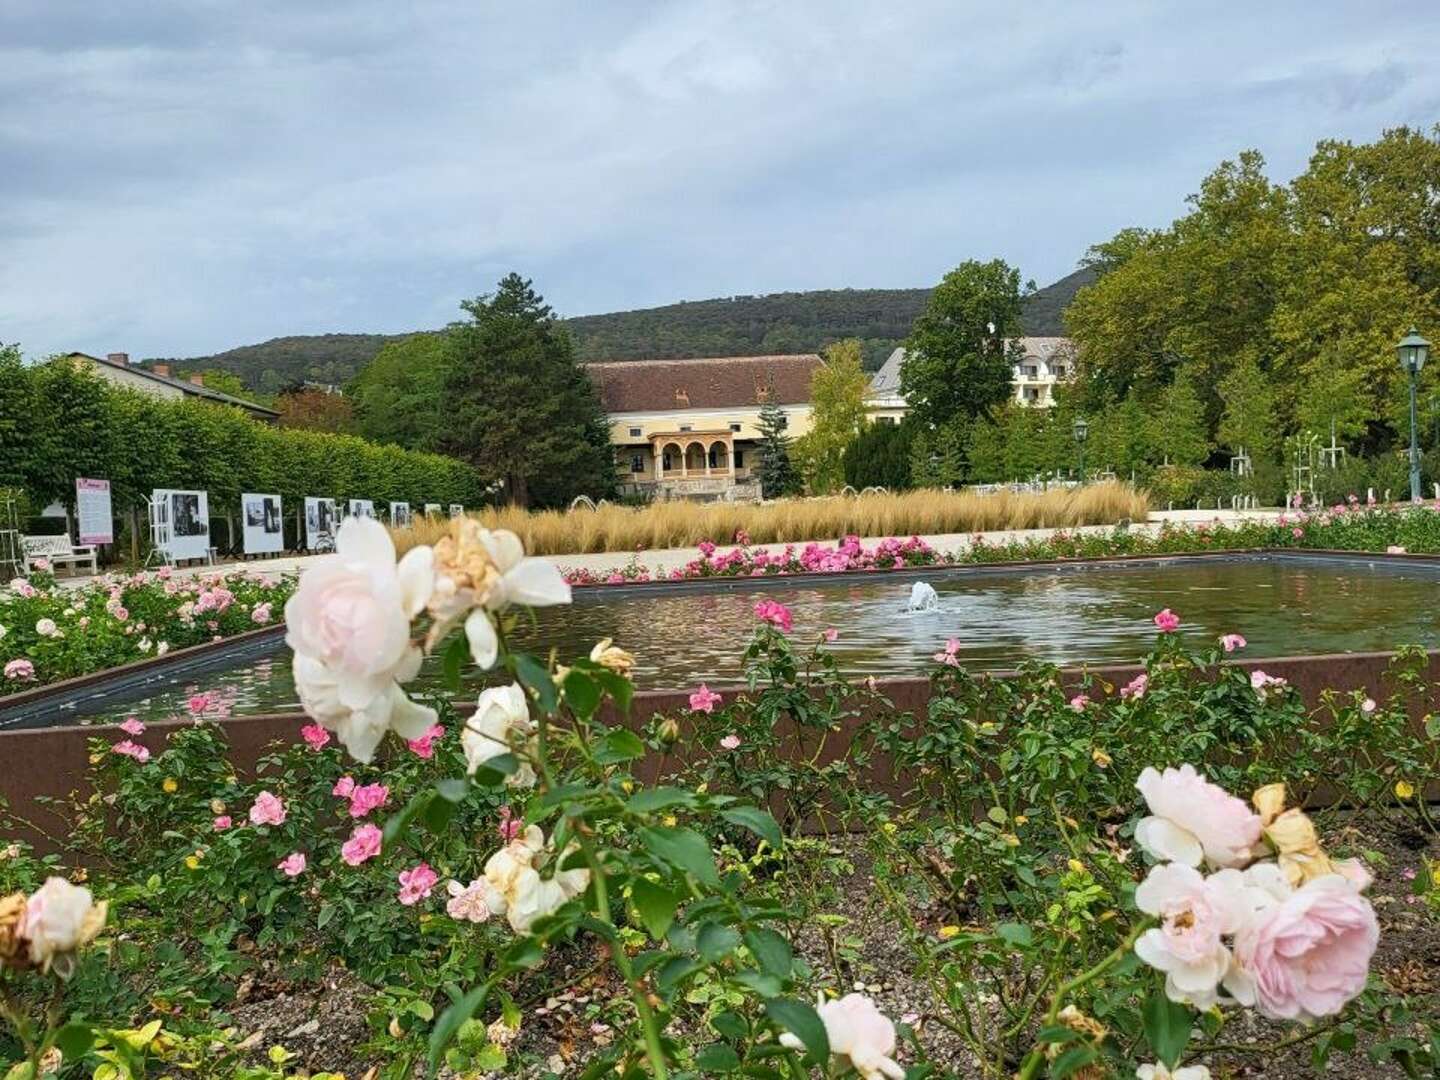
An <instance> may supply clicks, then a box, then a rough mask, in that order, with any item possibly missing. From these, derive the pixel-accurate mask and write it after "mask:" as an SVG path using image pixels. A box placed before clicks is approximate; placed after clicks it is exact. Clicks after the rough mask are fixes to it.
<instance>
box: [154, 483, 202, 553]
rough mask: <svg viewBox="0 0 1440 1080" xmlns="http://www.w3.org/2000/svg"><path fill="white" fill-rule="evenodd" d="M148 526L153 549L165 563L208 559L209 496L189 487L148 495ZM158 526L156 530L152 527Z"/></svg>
mask: <svg viewBox="0 0 1440 1080" xmlns="http://www.w3.org/2000/svg"><path fill="white" fill-rule="evenodd" d="M151 504H152V511H151V524H152V532H155V533H156V536H155V540H156V547H161V548H162V549H163V550H164V552H165V556H166V559H167V561H169V562H179V561H180V560H181V559H208V558H209V557H210V496H209V495H208V494H207V493H206V492H203V491H193V490H190V489H188V488H156V489H155V490H154V491H153V492H151ZM157 525H158V526H160V527H161V528H160V530H156V529H155V526H157Z"/></svg>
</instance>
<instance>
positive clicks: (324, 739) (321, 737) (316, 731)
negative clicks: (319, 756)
mask: <svg viewBox="0 0 1440 1080" xmlns="http://www.w3.org/2000/svg"><path fill="white" fill-rule="evenodd" d="M300 738H302V739H304V740H305V745H306V746H308V747H310V749H311V750H314V751H315V752H316V753H319V752H320V751H321V750H324V749H325V747H326V746H327V745H329V743H330V733H329V732H328V731H326V730H325V729H324V728H323V727H321V726H320V725H319V724H306V725H305V726H304V727H302V728H301V729H300Z"/></svg>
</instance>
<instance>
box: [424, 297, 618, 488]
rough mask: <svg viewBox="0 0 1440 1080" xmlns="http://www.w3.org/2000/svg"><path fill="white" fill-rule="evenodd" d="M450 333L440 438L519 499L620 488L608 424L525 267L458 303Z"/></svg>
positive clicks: (568, 343)
mask: <svg viewBox="0 0 1440 1080" xmlns="http://www.w3.org/2000/svg"><path fill="white" fill-rule="evenodd" d="M460 306H461V307H462V308H463V309H464V310H465V312H466V313H467V314H468V315H469V316H470V319H469V321H467V322H457V323H453V324H452V325H451V326H450V329H449V330H448V331H447V332H446V335H445V360H444V366H445V369H446V382H445V393H444V397H443V402H444V407H445V411H446V413H447V414H448V415H446V416H444V418H443V420H442V421H441V422H442V423H443V426H444V433H443V434H442V436H441V440H440V441H441V445H442V446H443V447H445V448H447V449H448V450H449V451H450V452H451V453H453V454H454V455H455V456H456V457H459V458H461V459H462V460H465V461H469V462H471V463H472V464H473V465H475V467H476V468H478V469H480V470H481V471H482V472H485V473H488V474H490V475H494V476H498V477H501V478H503V480H504V482H505V494H506V497H507V498H508V499H509V501H510V502H511V503H513V504H514V505H516V506H529V505H531V503H532V502H533V503H535V504H538V505H546V506H558V505H563V504H565V503H567V502H569V501H570V500H571V499H573V498H574V497H575V496H576V495H581V494H585V495H591V496H600V495H605V494H607V493H609V492H610V491H611V490H613V488H614V483H615V464H614V456H613V452H612V450H611V448H610V440H609V428H608V424H607V422H606V420H605V414H604V412H603V411H602V410H601V408H600V399H599V397H598V396H597V395H596V392H595V387H594V385H593V384H592V383H591V381H590V379H589V377H588V376H587V375H586V374H585V372H584V370H583V369H582V368H581V367H580V364H579V363H578V362H577V361H576V358H575V349H574V346H573V345H572V343H571V341H570V335H569V334H568V333H567V332H566V331H565V329H564V328H563V327H562V326H560V324H559V323H558V322H557V321H556V320H555V316H554V313H553V312H552V311H551V309H550V306H549V305H548V304H546V303H545V301H544V299H543V298H542V297H541V296H540V295H539V294H538V293H537V292H536V291H535V290H534V289H533V288H531V283H530V282H529V281H528V280H526V279H525V278H522V277H521V276H520V275H519V274H514V273H512V274H508V275H506V276H505V277H504V278H503V279H502V280H501V281H500V283H499V285H498V286H497V288H496V290H495V292H494V293H491V294H487V295H484V296H480V297H477V298H476V299H474V300H468V301H466V302H464V303H463V304H461V305H460Z"/></svg>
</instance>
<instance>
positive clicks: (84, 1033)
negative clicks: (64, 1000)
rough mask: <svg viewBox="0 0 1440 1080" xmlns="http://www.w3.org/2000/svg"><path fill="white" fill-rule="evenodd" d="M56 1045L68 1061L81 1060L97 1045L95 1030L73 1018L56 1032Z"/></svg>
mask: <svg viewBox="0 0 1440 1080" xmlns="http://www.w3.org/2000/svg"><path fill="white" fill-rule="evenodd" d="M55 1045H56V1046H58V1047H59V1048H60V1053H61V1055H62V1056H63V1058H64V1059H65V1060H66V1061H71V1062H74V1061H79V1060H80V1059H81V1058H82V1057H84V1056H85V1055H86V1053H88V1052H89V1050H90V1047H92V1046H94V1045H95V1030H94V1029H93V1028H92V1027H91V1026H90V1025H89V1024H81V1023H77V1022H75V1021H73V1020H72V1021H71V1022H70V1023H68V1024H66V1025H65V1026H64V1027H62V1028H61V1029H60V1030H59V1031H57V1032H56V1033H55Z"/></svg>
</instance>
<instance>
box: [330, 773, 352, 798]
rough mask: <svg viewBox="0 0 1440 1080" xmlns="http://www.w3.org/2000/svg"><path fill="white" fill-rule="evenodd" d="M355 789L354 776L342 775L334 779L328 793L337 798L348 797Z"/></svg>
mask: <svg viewBox="0 0 1440 1080" xmlns="http://www.w3.org/2000/svg"><path fill="white" fill-rule="evenodd" d="M354 791H355V778H354V777H351V776H342V777H340V779H339V780H336V781H335V786H334V787H333V788H331V789H330V794H331V795H334V796H335V797H336V798H339V799H348V798H349V797H350V796H351V794H352V793H353V792H354Z"/></svg>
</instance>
